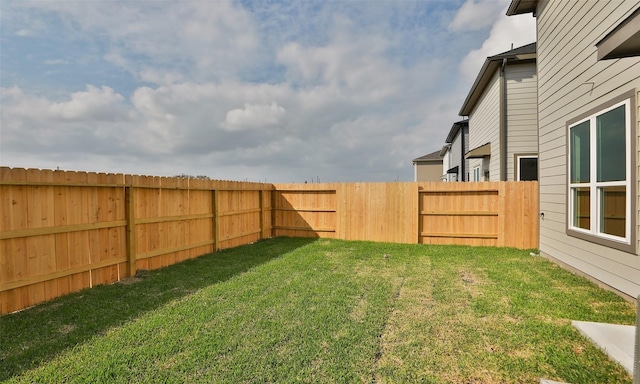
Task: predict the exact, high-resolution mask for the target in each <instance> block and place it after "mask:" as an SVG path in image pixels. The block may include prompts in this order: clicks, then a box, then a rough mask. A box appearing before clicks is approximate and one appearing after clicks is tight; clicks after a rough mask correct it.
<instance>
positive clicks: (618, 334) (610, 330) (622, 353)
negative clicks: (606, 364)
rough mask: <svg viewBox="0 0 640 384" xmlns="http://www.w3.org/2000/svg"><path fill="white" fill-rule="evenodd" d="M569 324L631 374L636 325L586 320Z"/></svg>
mask: <svg viewBox="0 0 640 384" xmlns="http://www.w3.org/2000/svg"><path fill="white" fill-rule="evenodd" d="M571 324H572V325H573V326H574V327H576V328H577V329H578V330H579V331H580V333H582V334H583V335H584V336H585V337H586V338H588V339H589V340H591V342H593V343H594V344H595V345H596V346H598V347H599V348H600V349H602V350H603V351H604V352H605V353H606V354H607V355H609V357H610V358H611V359H612V360H613V361H616V362H618V363H620V365H622V366H623V367H624V369H626V370H627V371H628V372H629V374H631V375H633V355H634V348H635V338H636V327H634V326H633V325H618V324H605V323H592V322H588V321H572V322H571Z"/></svg>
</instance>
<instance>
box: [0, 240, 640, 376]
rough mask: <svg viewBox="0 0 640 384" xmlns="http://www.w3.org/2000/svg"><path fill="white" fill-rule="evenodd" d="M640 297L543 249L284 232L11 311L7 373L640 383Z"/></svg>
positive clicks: (0, 338)
mask: <svg viewBox="0 0 640 384" xmlns="http://www.w3.org/2000/svg"><path fill="white" fill-rule="evenodd" d="M571 320H584V321H599V322H611V323H618V324H629V325H632V324H634V323H635V307H634V305H633V304H631V303H629V302H626V301H624V300H622V299H621V298H619V297H617V296H616V295H614V294H612V293H610V292H606V291H603V290H601V289H599V288H597V287H596V286H595V285H593V284H591V283H589V282H588V281H587V280H585V279H583V278H580V277H577V276H575V275H572V274H570V273H569V272H566V271H565V270H563V269H561V268H560V267H558V266H556V265H555V264H552V263H550V262H548V261H546V260H544V259H542V258H540V257H532V256H530V255H529V251H519V250H514V249H499V248H472V247H458V246H425V245H401V244H386V243H369V242H347V241H337V240H324V239H320V240H309V239H287V238H277V239H271V240H266V241H261V242H258V243H256V244H252V245H248V246H243V247H239V248H235V249H231V250H226V251H222V252H218V253H214V254H211V255H206V256H203V257H201V258H198V259H194V260H189V261H187V262H184V263H181V264H177V265H174V266H171V267H168V268H165V269H162V270H158V271H152V272H146V273H143V274H140V275H139V276H138V277H136V278H133V279H129V280H128V281H125V282H121V283H118V284H114V285H111V286H99V287H96V288H94V289H91V290H85V291H82V292H79V293H77V294H73V295H69V296H67V297H63V298H60V299H57V300H54V301H51V302H48V303H45V304H42V305H39V306H36V307H33V308H30V309H28V310H25V311H22V312H19V313H15V314H12V315H6V316H3V317H0V381H8V382H20V383H21V382H29V383H32V382H38V383H56V382H87V383H88V382H92V383H93V382H136V383H138V382H143V383H144V382H146V383H157V382H176V383H186V382H189V383H192V382H193V383H195V382H213V383H245V382H246V383H253V382H255V383H257V382H260V383H263V382H281V383H293V382H301V383H334V382H335V383H354V382H366V383H416V382H426V383H538V382H539V380H540V378H541V377H544V378H547V379H552V380H558V381H566V382H570V383H574V384H578V383H605V382H606V383H631V377H630V376H629V375H628V374H627V373H626V371H624V369H623V368H621V367H620V366H618V365H617V364H615V363H613V362H611V361H610V360H608V358H607V357H606V356H605V355H604V354H603V353H602V352H600V351H599V350H597V349H596V348H595V347H593V346H592V345H591V344H590V343H589V342H588V341H587V340H586V339H584V338H583V337H581V336H580V334H579V333H578V331H576V330H575V329H573V328H572V326H571V324H570V322H571Z"/></svg>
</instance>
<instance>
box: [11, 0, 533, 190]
mask: <svg viewBox="0 0 640 384" xmlns="http://www.w3.org/2000/svg"><path fill="white" fill-rule="evenodd" d="M509 3H510V0H418V1H410V0H401V1H377V0H372V1H363V0H361V1H310V0H307V1H300V0H298V1H266V0H259V1H258V0H256V1H226V0H216V1H206V0H201V1H153V0H151V1H146V0H145V1H115V0H94V1H69V0H66V1H44V0H43V1H10V0H1V1H0V92H1V93H0V166H7V167H15V168H40V169H61V170H75V171H90V172H103V173H128V174H139V175H156V176H174V175H180V174H187V175H194V176H198V175H203V176H208V177H210V178H212V179H219V180H247V181H262V182H273V183H289V182H298V183H299V182H305V181H307V182H318V181H320V182H348V181H412V180H413V177H414V170H413V165H412V160H413V159H414V158H417V157H420V156H423V155H425V154H428V153H431V152H433V151H436V150H439V149H441V148H442V146H443V145H444V144H445V143H444V141H445V139H446V136H447V134H448V133H449V130H450V129H451V126H452V124H453V123H454V122H456V121H459V120H461V119H462V117H461V116H458V112H459V110H460V108H461V106H462V103H463V101H464V99H465V97H466V95H467V93H468V92H469V90H470V88H471V85H472V84H473V81H474V80H475V78H476V76H477V75H478V72H479V70H480V68H481V67H482V64H483V62H484V60H485V59H486V57H488V56H492V55H495V54H498V53H501V52H504V51H508V50H509V49H511V47H512V45H513V47H519V46H522V45H525V44H529V43H531V42H534V41H535V19H534V18H533V17H532V16H531V15H521V16H511V17H507V16H506V15H505V13H506V9H507V7H508V5H509Z"/></svg>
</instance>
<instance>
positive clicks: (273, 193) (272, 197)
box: [271, 187, 278, 237]
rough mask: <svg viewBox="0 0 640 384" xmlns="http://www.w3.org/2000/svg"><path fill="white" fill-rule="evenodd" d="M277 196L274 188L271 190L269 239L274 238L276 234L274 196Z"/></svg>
mask: <svg viewBox="0 0 640 384" xmlns="http://www.w3.org/2000/svg"><path fill="white" fill-rule="evenodd" d="M277 194H278V191H277V189H276V188H275V187H274V189H272V190H271V237H275V236H276V233H277V227H276V226H277V224H278V223H276V217H277V214H276V196H277Z"/></svg>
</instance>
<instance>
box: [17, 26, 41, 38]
mask: <svg viewBox="0 0 640 384" xmlns="http://www.w3.org/2000/svg"><path fill="white" fill-rule="evenodd" d="M35 34H36V33H35V32H34V31H33V30H31V29H26V28H23V29H20V30H18V31H16V36H21V37H28V36H34V35H35Z"/></svg>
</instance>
